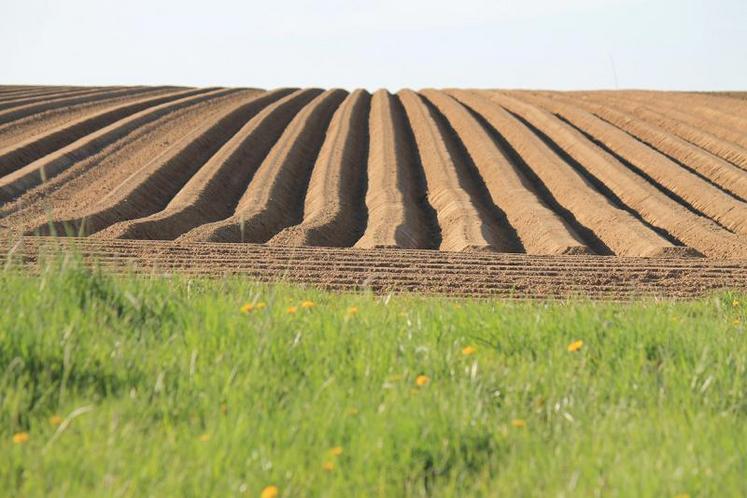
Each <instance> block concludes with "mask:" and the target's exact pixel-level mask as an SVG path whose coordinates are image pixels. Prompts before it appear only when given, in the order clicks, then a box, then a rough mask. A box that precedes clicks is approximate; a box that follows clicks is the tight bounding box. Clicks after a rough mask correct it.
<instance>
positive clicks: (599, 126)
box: [521, 93, 747, 234]
mask: <svg viewBox="0 0 747 498" xmlns="http://www.w3.org/2000/svg"><path fill="white" fill-rule="evenodd" d="M521 98H522V99H523V100H526V101H528V102H532V103H535V104H537V105H539V106H540V107H543V108H545V109H547V110H549V111H550V112H553V113H555V114H559V115H561V116H563V117H564V118H565V119H567V120H568V122H570V123H572V124H573V125H574V126H576V127H577V128H579V129H580V130H582V131H584V132H585V133H587V134H589V135H590V136H592V137H594V138H595V139H596V140H598V142H599V143H600V144H604V146H605V147H607V148H609V150H611V151H612V152H614V153H615V154H616V155H618V156H619V157H621V158H623V159H625V160H626V161H627V162H628V163H629V164H630V165H631V166H633V167H634V168H636V169H637V170H638V171H639V172H640V173H642V174H645V175H646V176H647V177H648V178H650V179H651V180H652V181H654V182H656V183H657V184H658V185H660V186H661V187H663V188H664V189H666V190H667V191H669V192H670V193H671V194H674V195H675V196H677V197H678V198H680V199H682V200H683V202H686V203H687V204H689V205H690V206H692V207H693V208H694V209H696V210H697V211H699V212H701V213H703V214H704V215H706V216H708V217H709V218H711V219H713V220H714V221H716V222H717V223H719V224H720V225H721V226H724V227H726V228H728V229H729V230H731V231H734V232H737V233H740V234H746V233H747V204H745V203H744V202H741V201H739V200H738V199H735V198H734V197H732V196H730V195H728V194H726V193H725V192H723V191H722V190H720V189H718V188H716V187H714V186H713V185H711V184H710V183H708V182H706V181H703V180H702V179H701V178H699V177H698V176H696V175H694V174H693V173H691V172H690V171H688V170H686V169H684V168H682V167H681V166H680V165H679V164H677V163H675V162H673V161H671V160H670V159H669V158H667V157H666V156H665V155H663V154H661V153H660V152H658V151H656V150H654V149H652V148H651V147H649V146H647V145H645V144H643V143H641V142H639V141H638V140H636V139H635V138H633V137H632V136H630V135H629V134H628V133H626V132H625V131H623V130H621V129H619V128H617V127H615V126H613V125H611V124H609V123H607V122H606V121H604V120H602V119H599V118H598V117H596V116H594V115H593V114H591V113H589V112H587V111H585V110H583V109H579V108H578V107H576V106H572V105H568V104H566V103H563V102H559V101H558V100H556V99H552V98H547V97H541V96H538V95H528V94H525V93H522V94H521Z"/></svg>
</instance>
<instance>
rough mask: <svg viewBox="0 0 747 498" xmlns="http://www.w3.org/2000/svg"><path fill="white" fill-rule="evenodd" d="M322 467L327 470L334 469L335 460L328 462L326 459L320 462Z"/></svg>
mask: <svg viewBox="0 0 747 498" xmlns="http://www.w3.org/2000/svg"><path fill="white" fill-rule="evenodd" d="M322 468H323V469H324V470H326V471H327V472H332V471H333V470H335V462H330V461H329V460H327V461H326V462H324V463H323V464H322Z"/></svg>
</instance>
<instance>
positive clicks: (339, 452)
mask: <svg viewBox="0 0 747 498" xmlns="http://www.w3.org/2000/svg"><path fill="white" fill-rule="evenodd" d="M329 454H330V455H332V456H340V455H342V446H335V447H334V448H330V450H329Z"/></svg>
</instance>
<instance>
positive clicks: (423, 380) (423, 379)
mask: <svg viewBox="0 0 747 498" xmlns="http://www.w3.org/2000/svg"><path fill="white" fill-rule="evenodd" d="M430 381H431V378H430V377H428V376H427V375H418V376H417V377H415V384H417V385H418V386H420V387H423V386H424V385H426V384H427V383H429V382H430Z"/></svg>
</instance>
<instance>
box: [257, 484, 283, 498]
mask: <svg viewBox="0 0 747 498" xmlns="http://www.w3.org/2000/svg"><path fill="white" fill-rule="evenodd" d="M278 496H280V489H278V487H277V486H275V485H273V484H271V485H269V486H265V488H264V489H263V490H262V492H261V493H260V494H259V497H260V498H278Z"/></svg>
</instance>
